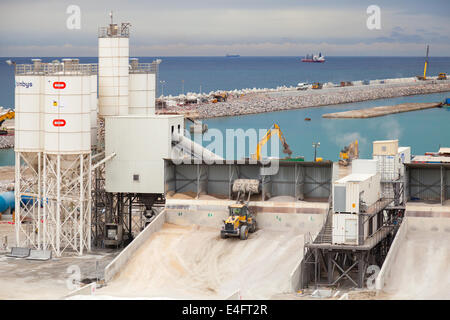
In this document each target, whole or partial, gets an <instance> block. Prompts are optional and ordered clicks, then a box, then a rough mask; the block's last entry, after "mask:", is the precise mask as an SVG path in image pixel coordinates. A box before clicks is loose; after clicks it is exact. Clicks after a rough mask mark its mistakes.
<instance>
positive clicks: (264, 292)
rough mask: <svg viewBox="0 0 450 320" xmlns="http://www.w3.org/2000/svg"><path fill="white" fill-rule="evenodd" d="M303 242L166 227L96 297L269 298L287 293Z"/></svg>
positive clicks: (278, 235)
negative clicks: (241, 237)
mask: <svg viewBox="0 0 450 320" xmlns="http://www.w3.org/2000/svg"><path fill="white" fill-rule="evenodd" d="M303 239H304V238H303V235H302V234H298V233H294V232H280V231H267V230H258V231H257V232H256V233H254V234H251V235H250V237H249V239H248V240H246V241H241V240H239V239H238V238H229V239H225V240H222V239H220V237H219V232H218V230H217V229H215V228H207V227H199V226H194V225H193V226H178V225H171V224H165V225H164V226H163V228H162V230H161V231H159V232H157V233H155V234H154V235H153V236H152V237H151V238H150V239H149V240H148V241H147V243H145V244H144V245H143V246H142V247H141V248H140V249H139V251H138V252H137V253H136V254H135V255H134V257H133V258H132V259H131V260H130V262H129V263H128V265H127V266H126V267H125V269H124V270H123V271H122V272H121V273H120V274H119V275H118V277H117V278H116V279H114V280H113V281H112V282H111V284H110V285H108V286H107V287H105V288H103V289H100V290H97V293H96V297H97V298H101V297H100V296H102V295H103V296H116V297H153V298H172V299H182V298H184V299H223V298H226V297H227V296H229V295H231V294H232V293H233V292H235V291H236V290H238V289H240V290H241V296H242V298H244V299H269V298H271V297H272V296H274V295H276V294H279V293H286V292H289V291H290V279H289V276H290V273H291V271H292V270H293V268H294V267H295V265H296V264H297V263H298V262H299V261H300V259H301V257H302V254H303Z"/></svg>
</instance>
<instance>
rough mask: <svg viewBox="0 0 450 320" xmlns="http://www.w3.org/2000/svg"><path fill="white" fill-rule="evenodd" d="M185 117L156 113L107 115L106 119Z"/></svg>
mask: <svg viewBox="0 0 450 320" xmlns="http://www.w3.org/2000/svg"><path fill="white" fill-rule="evenodd" d="M181 117H182V118H184V115H182V114H154V115H140V114H136V115H123V116H105V119H132V118H138V119H169V118H181Z"/></svg>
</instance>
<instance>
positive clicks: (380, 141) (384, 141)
mask: <svg viewBox="0 0 450 320" xmlns="http://www.w3.org/2000/svg"><path fill="white" fill-rule="evenodd" d="M394 142H398V140H377V141H374V142H373V143H394Z"/></svg>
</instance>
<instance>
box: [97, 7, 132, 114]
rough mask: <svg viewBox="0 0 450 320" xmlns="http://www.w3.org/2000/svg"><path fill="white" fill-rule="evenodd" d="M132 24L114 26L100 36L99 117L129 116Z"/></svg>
mask: <svg viewBox="0 0 450 320" xmlns="http://www.w3.org/2000/svg"><path fill="white" fill-rule="evenodd" d="M129 27H130V24H129V23H122V24H121V25H120V26H118V25H117V24H114V23H112V14H111V23H110V24H109V25H108V26H107V27H101V28H100V29H99V34H98V66H99V72H98V99H99V100H98V106H99V116H100V117H104V116H120V115H127V114H128V106H129V99H128V83H129V79H128V67H129Z"/></svg>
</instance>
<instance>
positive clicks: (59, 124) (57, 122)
mask: <svg viewBox="0 0 450 320" xmlns="http://www.w3.org/2000/svg"><path fill="white" fill-rule="evenodd" d="M65 125H66V120H64V119H55V120H53V126H55V127H64V126H65Z"/></svg>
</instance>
